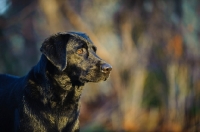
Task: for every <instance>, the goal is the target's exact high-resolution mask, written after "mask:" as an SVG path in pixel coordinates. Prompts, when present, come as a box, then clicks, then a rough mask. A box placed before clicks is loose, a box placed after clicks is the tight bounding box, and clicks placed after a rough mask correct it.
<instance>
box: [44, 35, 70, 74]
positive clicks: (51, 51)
mask: <svg viewBox="0 0 200 132" xmlns="http://www.w3.org/2000/svg"><path fill="white" fill-rule="evenodd" d="M69 37H70V35H69V34H66V33H65V34H64V33H58V34H55V35H53V36H51V37H49V38H47V39H46V40H45V41H44V42H43V44H42V47H41V48H40V51H41V52H42V53H43V54H44V55H45V56H46V57H47V59H48V60H49V61H50V62H51V63H52V64H53V65H54V66H56V67H57V68H58V69H59V70H62V71H63V70H64V69H65V68H66V66H67V53H66V45H67V42H68V40H69Z"/></svg>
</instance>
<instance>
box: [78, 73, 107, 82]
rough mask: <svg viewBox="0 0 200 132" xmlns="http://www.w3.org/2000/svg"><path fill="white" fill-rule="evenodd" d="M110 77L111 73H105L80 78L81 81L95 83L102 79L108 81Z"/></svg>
mask: <svg viewBox="0 0 200 132" xmlns="http://www.w3.org/2000/svg"><path fill="white" fill-rule="evenodd" d="M108 78H109V74H107V75H104V76H100V77H89V78H87V77H84V78H80V81H81V82H84V83H87V82H93V83H97V82H100V81H106V80H107V79H108Z"/></svg>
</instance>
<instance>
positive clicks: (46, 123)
mask: <svg viewBox="0 0 200 132" xmlns="http://www.w3.org/2000/svg"><path fill="white" fill-rule="evenodd" d="M23 111H24V112H23V116H22V119H21V122H20V124H23V125H22V126H21V129H24V128H26V129H27V128H29V129H28V130H30V131H43V132H48V131H51V130H57V131H62V130H64V129H65V128H71V127H72V126H73V125H74V122H75V121H76V119H77V118H78V111H77V110H72V109H71V110H69V109H68V110H42V109H40V110H33V109H31V107H30V106H28V107H27V104H26V103H25V102H24V107H23ZM71 125H72V126H71Z"/></svg>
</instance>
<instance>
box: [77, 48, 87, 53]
mask: <svg viewBox="0 0 200 132" xmlns="http://www.w3.org/2000/svg"><path fill="white" fill-rule="evenodd" d="M84 52H85V49H84V48H81V49H78V50H77V51H76V53H77V54H83V53H84Z"/></svg>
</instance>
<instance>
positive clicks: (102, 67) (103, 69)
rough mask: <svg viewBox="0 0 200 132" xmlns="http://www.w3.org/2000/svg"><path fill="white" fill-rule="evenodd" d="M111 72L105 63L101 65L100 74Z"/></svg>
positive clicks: (109, 66)
mask: <svg viewBox="0 0 200 132" xmlns="http://www.w3.org/2000/svg"><path fill="white" fill-rule="evenodd" d="M111 70H112V66H111V65H109V64H107V63H104V64H102V65H101V72H103V73H108V72H110V71H111Z"/></svg>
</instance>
